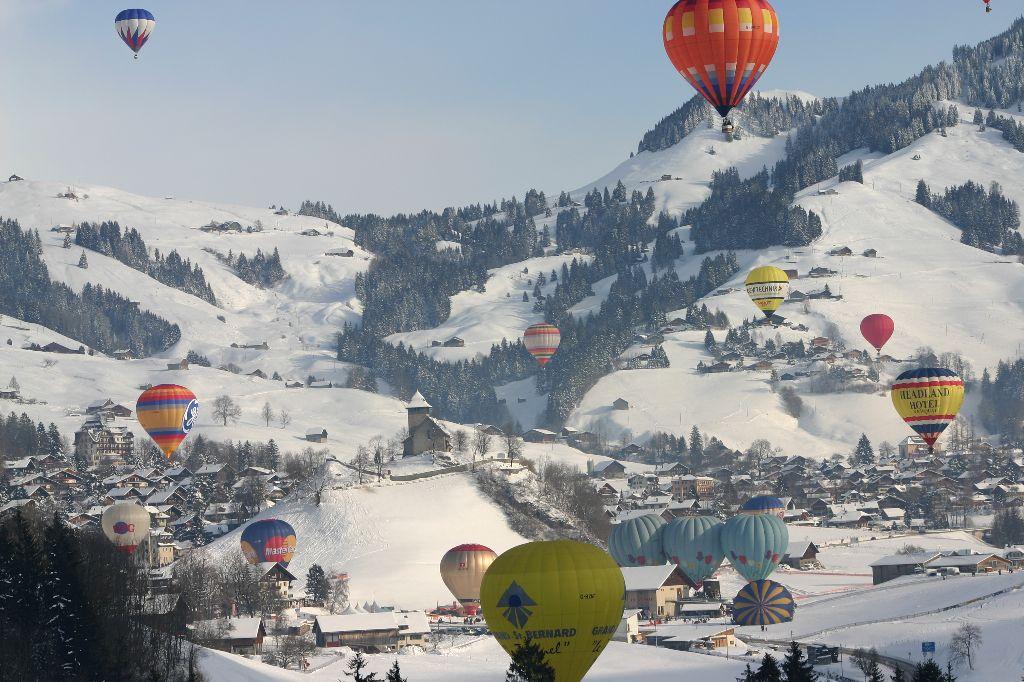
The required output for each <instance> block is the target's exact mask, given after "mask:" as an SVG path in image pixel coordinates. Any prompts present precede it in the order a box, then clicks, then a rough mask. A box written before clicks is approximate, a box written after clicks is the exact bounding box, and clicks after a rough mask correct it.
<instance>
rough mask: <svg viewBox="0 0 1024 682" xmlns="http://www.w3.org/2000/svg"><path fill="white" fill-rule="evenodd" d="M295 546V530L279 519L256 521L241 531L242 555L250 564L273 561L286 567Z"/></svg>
mask: <svg viewBox="0 0 1024 682" xmlns="http://www.w3.org/2000/svg"><path fill="white" fill-rule="evenodd" d="M295 544H296V540H295V529H294V528H292V526H291V524H290V523H288V522H287V521H282V520H281V519H263V520H261V521H256V522H254V523H250V524H249V525H248V526H246V528H245V530H243V531H242V539H241V545H242V554H244V555H245V560H246V561H248V562H249V563H250V564H258V563H261V562H264V561H274V562H278V563H281V564H284V565H285V566H287V565H288V562H289V561H291V560H292V554H293V553H294V552H295Z"/></svg>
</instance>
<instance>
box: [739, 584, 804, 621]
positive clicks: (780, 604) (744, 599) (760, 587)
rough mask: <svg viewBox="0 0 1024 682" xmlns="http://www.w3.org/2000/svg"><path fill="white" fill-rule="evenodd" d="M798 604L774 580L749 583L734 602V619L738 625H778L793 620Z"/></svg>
mask: <svg viewBox="0 0 1024 682" xmlns="http://www.w3.org/2000/svg"><path fill="white" fill-rule="evenodd" d="M795 608H796V602H794V601H793V595H792V594H790V592H789V590H787V589H786V588H785V587H783V586H782V585H780V584H778V583H777V582H775V581H773V580H758V581H756V582H751V583H747V584H746V585H744V586H743V589H741V590H740V592H739V594H737V595H736V599H734V600H733V610H732V619H733V622H735V623H736V624H737V625H777V624H778V623H788V622H790V621H791V620H793V611H794V609H795Z"/></svg>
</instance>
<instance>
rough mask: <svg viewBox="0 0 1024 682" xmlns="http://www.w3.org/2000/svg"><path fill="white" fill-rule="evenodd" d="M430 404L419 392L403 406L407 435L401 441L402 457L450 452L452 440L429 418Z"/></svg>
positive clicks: (445, 430)
mask: <svg viewBox="0 0 1024 682" xmlns="http://www.w3.org/2000/svg"><path fill="white" fill-rule="evenodd" d="M430 407H431V405H430V403H428V402H427V400H426V398H424V397H423V394H422V393H420V392H419V391H416V393H415V394H413V396H412V398H410V399H409V403H408V404H407V405H406V406H405V409H406V413H407V418H408V425H409V427H408V428H409V435H408V436H407V437H406V438H405V440H403V441H402V456H403V457H415V456H416V455H421V454H423V453H424V452H431V451H434V452H451V450H452V438H451V435H450V434H449V433H448V430H447V429H445V428H444V427H443V426H441V424H440V422H438V421H437V420H435V419H434V418H433V417H431V416H430Z"/></svg>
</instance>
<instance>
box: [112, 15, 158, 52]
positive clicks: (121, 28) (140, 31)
mask: <svg viewBox="0 0 1024 682" xmlns="http://www.w3.org/2000/svg"><path fill="white" fill-rule="evenodd" d="M154 27H156V19H155V18H154V17H153V14H152V13H151V12H150V11H149V10H145V9H125V10H121V11H120V12H119V13H118V15H117V17H116V18H115V19H114V29H116V30H117V35H119V36H121V40H123V41H124V44H125V45H127V46H128V47H130V48H131V49H132V52H134V53H135V58H136V59H138V58H139V50H141V49H142V46H143V45H145V44H146V41H147V40H149V36H151V35H153V28H154Z"/></svg>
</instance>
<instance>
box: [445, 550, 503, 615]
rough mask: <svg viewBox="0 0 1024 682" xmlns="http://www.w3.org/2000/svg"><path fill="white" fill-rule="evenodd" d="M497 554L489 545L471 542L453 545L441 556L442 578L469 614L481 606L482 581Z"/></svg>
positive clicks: (473, 613) (472, 613)
mask: <svg viewBox="0 0 1024 682" xmlns="http://www.w3.org/2000/svg"><path fill="white" fill-rule="evenodd" d="M497 556H498V555H497V554H495V553H494V551H493V550H491V549H490V548H488V547H484V546H483V545H475V544H470V545H459V546H458V547H452V548H451V549H449V550H448V551H447V552H445V553H444V556H443V557H441V579H442V580H444V584H445V586H446V587H447V588H448V589H449V590H450V591H451V593H452V594H453V595H455V598H456V599H458V600H459V603H460V604H462V607H463V608H464V609H465V611H466V613H467V614H468V615H471V616H475V615H476V612H477V610H478V609H479V608H480V583H481V582H483V579H484V573H486V572H487V568H488V567H489V566H490V565H491V564H492V563H493V562H494V560H495V559H496V558H497Z"/></svg>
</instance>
